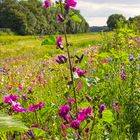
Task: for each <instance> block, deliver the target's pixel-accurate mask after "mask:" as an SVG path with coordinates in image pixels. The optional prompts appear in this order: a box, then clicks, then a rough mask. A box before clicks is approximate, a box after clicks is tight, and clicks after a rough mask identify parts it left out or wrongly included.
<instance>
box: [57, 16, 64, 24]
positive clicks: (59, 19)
mask: <svg viewBox="0 0 140 140" xmlns="http://www.w3.org/2000/svg"><path fill="white" fill-rule="evenodd" d="M57 20H58V21H59V22H63V21H64V17H63V16H62V15H61V14H58V15H57Z"/></svg>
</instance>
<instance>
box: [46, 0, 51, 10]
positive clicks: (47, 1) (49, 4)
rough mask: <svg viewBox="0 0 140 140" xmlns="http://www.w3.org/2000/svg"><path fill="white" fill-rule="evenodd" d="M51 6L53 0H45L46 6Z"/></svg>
mask: <svg viewBox="0 0 140 140" xmlns="http://www.w3.org/2000/svg"><path fill="white" fill-rule="evenodd" d="M50 6H52V2H51V0H45V1H44V8H49V7H50Z"/></svg>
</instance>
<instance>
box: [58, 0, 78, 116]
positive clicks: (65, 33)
mask: <svg viewBox="0 0 140 140" xmlns="http://www.w3.org/2000/svg"><path fill="white" fill-rule="evenodd" d="M59 2H60V5H61V14H63V9H62V0H59ZM63 29H64V37H65V41H66V49H67V55H68V61H69V67H70V77H71V82H72V87H73V93H74V99H75V108H76V117H77V116H78V107H77V98H76V91H75V86H74V78H73V67H72V62H71V57H70V51H69V43H68V38H67V31H66V26H65V24H64V23H63Z"/></svg>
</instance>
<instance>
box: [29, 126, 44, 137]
mask: <svg viewBox="0 0 140 140" xmlns="http://www.w3.org/2000/svg"><path fill="white" fill-rule="evenodd" d="M31 130H32V131H33V133H34V134H35V136H36V137H45V136H46V133H45V131H43V130H42V129H39V128H32V129H31Z"/></svg>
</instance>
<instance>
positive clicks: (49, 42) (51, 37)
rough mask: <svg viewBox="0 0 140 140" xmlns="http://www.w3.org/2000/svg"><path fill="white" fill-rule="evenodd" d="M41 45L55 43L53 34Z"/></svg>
mask: <svg viewBox="0 0 140 140" xmlns="http://www.w3.org/2000/svg"><path fill="white" fill-rule="evenodd" d="M41 45H56V38H55V36H53V35H50V36H48V37H47V38H46V39H45V40H44V41H43V42H42V44H41Z"/></svg>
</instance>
